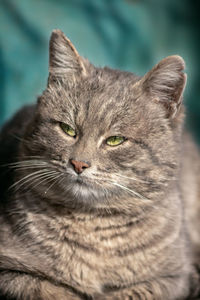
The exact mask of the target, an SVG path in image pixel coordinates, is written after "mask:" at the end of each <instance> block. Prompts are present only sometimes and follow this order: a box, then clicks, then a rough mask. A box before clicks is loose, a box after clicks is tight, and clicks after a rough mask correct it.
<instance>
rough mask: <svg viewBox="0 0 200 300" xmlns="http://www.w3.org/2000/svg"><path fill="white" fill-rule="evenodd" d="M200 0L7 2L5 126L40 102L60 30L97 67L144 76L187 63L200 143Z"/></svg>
mask: <svg viewBox="0 0 200 300" xmlns="http://www.w3.org/2000/svg"><path fill="white" fill-rule="evenodd" d="M199 2H200V1H198V0H0V126H1V125H2V124H3V122H5V121H6V120H7V119H8V118H9V117H11V115H13V113H14V112H15V111H16V110H18V109H19V108H20V107H21V106H23V105H24V104H28V103H32V102H34V101H36V97H37V95H39V94H40V93H41V92H42V90H44V88H45V85H46V82H47V77H48V40H49V37H50V34H51V31H52V30H53V29H54V28H59V29H61V30H62V31H64V33H65V34H66V35H67V36H68V37H69V38H70V39H71V41H72V42H73V44H74V45H75V47H76V48H77V50H78V51H79V53H80V54H81V55H82V56H85V57H87V58H88V59H89V60H90V61H91V62H92V63H94V64H95V65H96V66H104V65H108V66H111V67H113V68H118V69H122V70H128V71H133V72H135V73H137V74H138V75H143V74H144V73H145V72H147V71H148V70H149V69H150V68H151V67H152V66H153V65H154V64H155V63H157V62H158V61H159V60H160V59H162V58H164V57H166V56H168V55H172V54H179V55H181V56H182V57H183V58H184V59H185V61H186V72H187V74H188V84H187V88H186V91H185V104H186V106H187V124H188V126H189V127H190V128H191V129H192V131H193V132H194V133H195V135H196V137H197V139H198V140H199V141H200V70H199V57H200V54H199V53H200V39H199V38H200V14H199V5H198V3H199Z"/></svg>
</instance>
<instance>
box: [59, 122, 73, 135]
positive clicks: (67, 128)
mask: <svg viewBox="0 0 200 300" xmlns="http://www.w3.org/2000/svg"><path fill="white" fill-rule="evenodd" d="M60 127H61V128H62V130H63V131H64V132H65V133H66V134H68V135H69V136H71V137H76V131H75V130H74V129H73V128H72V127H71V126H69V125H68V124H65V123H60Z"/></svg>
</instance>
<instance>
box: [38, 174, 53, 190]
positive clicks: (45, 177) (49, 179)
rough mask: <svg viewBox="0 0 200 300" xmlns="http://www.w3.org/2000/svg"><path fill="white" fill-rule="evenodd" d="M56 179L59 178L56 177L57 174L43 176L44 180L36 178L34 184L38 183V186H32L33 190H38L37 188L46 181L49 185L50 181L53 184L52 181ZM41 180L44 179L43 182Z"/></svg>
mask: <svg viewBox="0 0 200 300" xmlns="http://www.w3.org/2000/svg"><path fill="white" fill-rule="evenodd" d="M55 178H57V176H56V177H55V174H51V175H46V176H43V177H42V178H36V179H35V180H34V182H36V184H35V185H34V186H32V188H36V187H37V186H39V185H40V184H42V183H44V182H45V181H46V182H47V183H48V181H49V182H51V180H53V179H55ZM41 179H43V180H41ZM38 181H39V182H38Z"/></svg>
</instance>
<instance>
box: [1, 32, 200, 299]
mask: <svg viewBox="0 0 200 300" xmlns="http://www.w3.org/2000/svg"><path fill="white" fill-rule="evenodd" d="M49 65H50V66H49V71H50V73H49V80H48V86H47V88H46V89H45V91H44V92H43V94H42V95H41V96H40V97H39V99H38V103H37V104H36V105H35V106H32V107H27V108H24V109H22V110H21V111H20V112H19V113H18V114H17V115H16V116H15V117H14V118H13V119H12V120H11V121H10V122H8V123H7V124H6V125H5V126H4V128H3V129H2V131H1V134H0V160H1V163H2V164H3V165H4V167H3V168H2V169H1V171H0V180H1V183H2V185H1V189H0V197H1V198H0V199H1V206H0V223H1V227H0V296H1V297H2V298H0V299H10V300H11V299H17V300H28V299H33V300H36V299H37V300H39V299H41V300H53V299H60V300H70V299H76V300H77V299H95V300H100V299H106V300H109V299H111V300H114V299H123V300H126V299H134V300H136V299H149V300H155V299H157V300H160V299H162V300H169V299H170V300H175V299H177V300H178V299H195V297H196V299H198V298H197V297H198V293H199V290H198V285H199V283H198V280H199V278H198V273H197V271H196V267H197V266H198V261H199V249H200V233H199V227H200V226H199V220H200V218H199V215H200V213H199V212H200V204H199V194H200V193H199V177H198V176H199V153H198V151H197V149H196V147H195V146H194V144H193V142H192V141H191V139H190V137H189V136H187V135H186V133H185V132H184V131H183V122H184V113H183V105H182V94H183V91H184V87H185V81H186V75H185V74H184V72H183V71H184V62H183V59H182V58H181V57H179V56H171V57H168V58H166V59H164V60H162V61H161V62H160V63H159V64H158V65H156V66H155V67H154V68H153V69H152V70H151V71H150V72H148V73H147V74H146V75H145V76H144V77H142V78H140V77H138V76H136V75H134V74H132V73H128V72H122V71H118V70H112V69H109V68H107V67H106V68H96V67H94V66H93V65H91V64H90V63H89V62H88V61H87V60H85V59H83V58H81V57H80V56H79V54H78V53H77V51H76V50H75V48H74V46H73V45H72V44H71V42H70V41H69V40H68V39H67V38H66V37H65V36H64V34H63V33H62V32H61V31H59V30H56V31H53V33H52V37H51V40H50V64H49ZM61 122H64V123H66V124H68V125H70V126H71V127H72V128H74V129H75V131H76V136H75V137H74V138H73V137H70V136H68V135H67V134H66V133H64V132H63V131H62V129H61V127H60V123H61ZM119 135H120V136H123V137H125V142H124V143H122V144H121V145H119V146H115V147H110V146H108V145H107V144H106V139H107V138H108V137H110V136H119ZM190 149H191V151H190ZM72 159H73V160H75V161H83V162H85V163H87V164H88V166H90V167H88V168H86V169H85V170H84V171H83V172H82V173H81V174H80V175H78V174H77V173H76V172H75V170H74V168H73V165H72V164H71V163H70V161H71V160H72ZM8 167H9V169H10V170H9V172H8V170H7V169H8ZM188 172H189V173H188ZM189 174H190V175H189ZM8 187H10V188H9V189H8ZM191 204H192V205H191ZM6 297H7V298H6Z"/></svg>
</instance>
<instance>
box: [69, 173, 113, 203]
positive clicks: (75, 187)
mask: <svg viewBox="0 0 200 300" xmlns="http://www.w3.org/2000/svg"><path fill="white" fill-rule="evenodd" d="M69 192H70V194H71V196H72V197H73V198H75V199H77V200H78V201H83V202H84V203H86V202H92V203H93V204H95V203H97V202H99V201H102V200H103V199H105V198H106V197H107V196H108V193H106V192H105V190H103V189H101V188H100V187H96V186H92V185H90V184H88V183H85V182H83V181H82V180H80V179H78V180H77V181H76V182H74V183H73V184H71V186H70V190H69Z"/></svg>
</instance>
